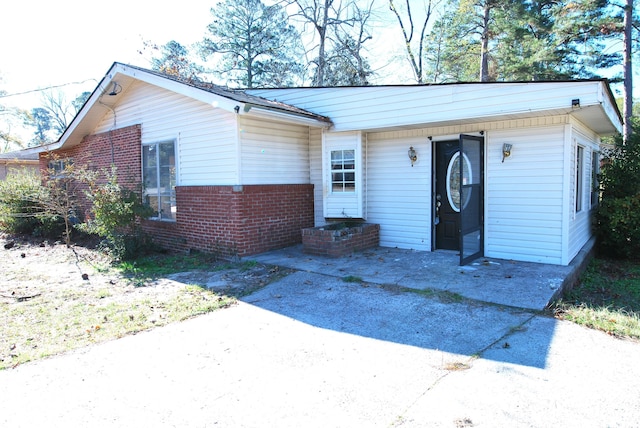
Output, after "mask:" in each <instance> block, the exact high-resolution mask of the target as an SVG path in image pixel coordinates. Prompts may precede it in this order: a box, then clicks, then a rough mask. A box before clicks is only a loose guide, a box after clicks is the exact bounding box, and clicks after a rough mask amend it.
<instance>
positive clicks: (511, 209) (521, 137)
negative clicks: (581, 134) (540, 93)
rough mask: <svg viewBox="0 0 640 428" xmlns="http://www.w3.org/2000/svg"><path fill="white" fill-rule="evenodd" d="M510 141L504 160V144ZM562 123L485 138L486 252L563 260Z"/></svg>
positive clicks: (543, 260) (550, 260) (529, 259)
mask: <svg viewBox="0 0 640 428" xmlns="http://www.w3.org/2000/svg"><path fill="white" fill-rule="evenodd" d="M504 143H509V144H512V150H511V156H510V157H508V158H506V159H505V161H504V163H503V162H502V146H503V144H504ZM563 147H564V127H563V126H556V127H548V128H527V129H514V130H509V131H493V132H491V133H490V134H489V135H488V138H487V141H486V158H487V161H486V162H487V165H486V172H485V194H486V208H485V213H486V219H485V255H486V256H488V257H496V258H502V259H514V260H521V261H533V262H543V263H554V264H561V263H562V259H563V248H562V247H563V245H562V244H563V243H562V235H563V221H562V219H563V218H562V215H563V209H562V207H563V203H564V196H563V184H564V180H565V178H564V177H565V176H564V149H563Z"/></svg>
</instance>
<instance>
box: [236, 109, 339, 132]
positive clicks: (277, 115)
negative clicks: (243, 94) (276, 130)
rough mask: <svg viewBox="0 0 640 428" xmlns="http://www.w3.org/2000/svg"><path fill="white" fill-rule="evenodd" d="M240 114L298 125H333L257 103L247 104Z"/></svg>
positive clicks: (321, 126) (325, 126)
mask: <svg viewBox="0 0 640 428" xmlns="http://www.w3.org/2000/svg"><path fill="white" fill-rule="evenodd" d="M240 114H246V115H250V116H254V117H260V118H263V119H270V120H277V121H281V122H288V123H294V124H297V125H305V126H314V127H317V128H324V129H328V128H330V127H331V124H330V123H328V122H324V121H322V120H318V119H315V118H313V117H309V116H302V115H299V114H295V113H289V112H285V111H279V110H274V109H272V108H269V107H264V106H259V105H255V104H246V107H245V108H243V109H242V110H240Z"/></svg>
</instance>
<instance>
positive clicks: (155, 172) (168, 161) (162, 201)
mask: <svg viewBox="0 0 640 428" xmlns="http://www.w3.org/2000/svg"><path fill="white" fill-rule="evenodd" d="M142 182H143V184H144V188H143V196H144V200H145V202H146V203H147V204H148V205H149V206H150V207H151V208H153V209H154V210H155V212H156V214H155V215H154V216H153V218H155V219H158V220H174V221H175V219H176V211H177V207H176V191H175V187H176V156H175V142H174V141H163V142H158V143H152V144H144V145H143V146H142Z"/></svg>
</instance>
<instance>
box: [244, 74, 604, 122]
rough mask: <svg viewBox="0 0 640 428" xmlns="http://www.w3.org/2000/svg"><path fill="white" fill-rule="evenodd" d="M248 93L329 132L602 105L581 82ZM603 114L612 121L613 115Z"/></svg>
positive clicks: (591, 86) (597, 86)
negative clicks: (289, 108)
mask: <svg viewBox="0 0 640 428" xmlns="http://www.w3.org/2000/svg"><path fill="white" fill-rule="evenodd" d="M248 92H249V93H251V94H255V95H258V96H263V97H266V98H272V99H273V98H277V100H278V101H280V102H283V103H287V104H291V105H295V106H297V107H300V108H303V109H305V110H308V111H312V112H314V113H317V114H321V115H324V116H328V117H330V118H331V120H332V122H333V124H334V127H333V128H332V130H334V131H350V130H382V129H390V128H399V127H412V128H420V127H426V126H433V125H435V124H440V125H452V124H455V123H456V122H457V123H459V122H467V123H469V122H480V121H489V120H495V119H498V118H500V119H519V118H525V117H531V116H533V115H537V114H540V115H549V114H562V113H567V112H569V111H571V100H572V99H575V98H578V99H580V104H581V106H582V107H583V109H584V108H586V107H587V106H600V105H601V104H602V102H603V94H602V90H601V82H586V81H585V82H571V83H570V84H568V83H567V82H529V83H524V82H522V83H492V84H455V85H422V86H381V87H358V88H292V89H271V90H270V89H252V90H249V91H248ZM338 94H339V95H338ZM430 100H433V101H432V102H430ZM581 113H582V112H574V114H581ZM607 114H609V115H611V117H612V118H615V115H614V114H613V113H611V112H607ZM428 124H430V125H428ZM595 125H596V124H594V126H595Z"/></svg>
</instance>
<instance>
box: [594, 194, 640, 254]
mask: <svg viewBox="0 0 640 428" xmlns="http://www.w3.org/2000/svg"><path fill="white" fill-rule="evenodd" d="M595 218H596V236H597V239H598V250H599V252H600V254H601V255H603V256H607V257H614V258H633V257H638V256H640V194H639V195H633V196H626V197H618V198H609V199H604V200H603V201H602V202H601V203H600V206H599V207H598V210H597V212H596V217H595Z"/></svg>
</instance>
